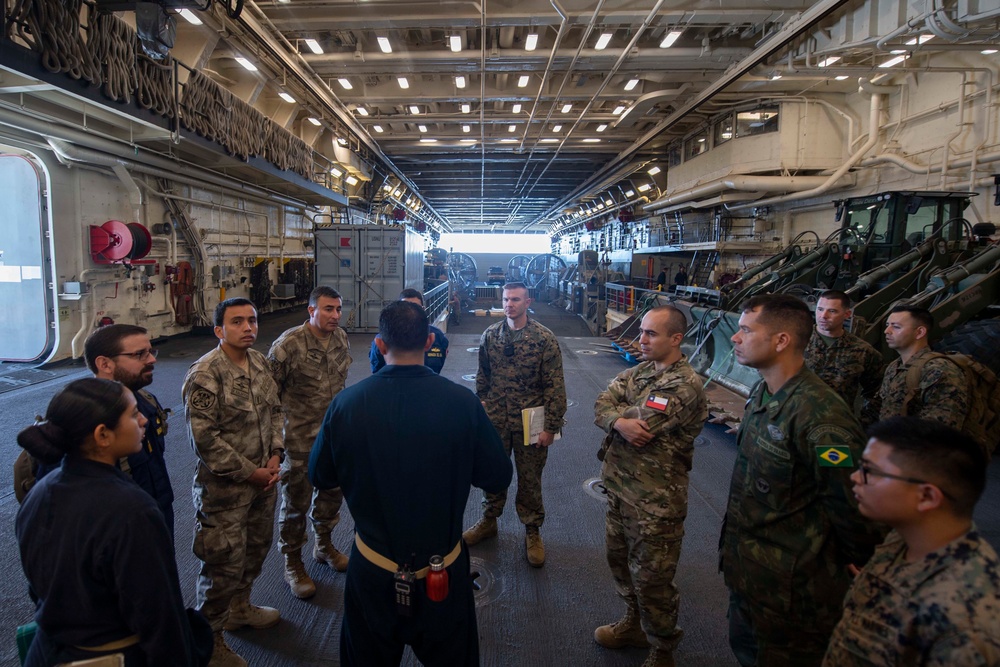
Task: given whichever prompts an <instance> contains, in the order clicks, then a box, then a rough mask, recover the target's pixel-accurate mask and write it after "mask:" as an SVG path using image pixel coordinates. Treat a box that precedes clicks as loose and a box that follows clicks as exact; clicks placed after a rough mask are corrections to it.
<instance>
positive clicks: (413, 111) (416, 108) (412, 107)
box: [410, 104, 420, 116]
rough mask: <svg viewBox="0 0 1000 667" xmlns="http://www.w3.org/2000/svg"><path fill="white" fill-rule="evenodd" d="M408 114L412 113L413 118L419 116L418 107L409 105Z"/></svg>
mask: <svg viewBox="0 0 1000 667" xmlns="http://www.w3.org/2000/svg"><path fill="white" fill-rule="evenodd" d="M410 113H412V114H413V115H414V116H416V115H419V114H420V107H418V106H417V105H416V104H411V105H410Z"/></svg>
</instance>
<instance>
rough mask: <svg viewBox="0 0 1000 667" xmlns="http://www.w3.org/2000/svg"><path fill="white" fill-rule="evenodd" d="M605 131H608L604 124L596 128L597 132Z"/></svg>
mask: <svg viewBox="0 0 1000 667" xmlns="http://www.w3.org/2000/svg"><path fill="white" fill-rule="evenodd" d="M606 129H608V126H607V124H606V123H601V124H600V125H598V126H597V131H598V132H603V131H604V130H606Z"/></svg>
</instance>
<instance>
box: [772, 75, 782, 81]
mask: <svg viewBox="0 0 1000 667" xmlns="http://www.w3.org/2000/svg"><path fill="white" fill-rule="evenodd" d="M780 78H781V75H780V74H772V75H771V81H777V80H778V79H780Z"/></svg>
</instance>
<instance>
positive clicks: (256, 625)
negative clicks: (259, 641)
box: [222, 593, 281, 630]
mask: <svg viewBox="0 0 1000 667" xmlns="http://www.w3.org/2000/svg"><path fill="white" fill-rule="evenodd" d="M280 620H281V613H280V612H279V611H278V610H277V609H274V608H273V607H258V606H257V605H255V604H250V594H249V593H248V594H247V595H246V596H244V597H238V598H233V601H232V602H230V603H229V618H228V619H226V622H225V623H224V624H223V625H222V628H223V629H224V630H239V629H240V628H242V627H245V626H250V627H251V628H253V629H254V630H263V629H265V628H273V627H274V626H276V625H277V624H278V621H280Z"/></svg>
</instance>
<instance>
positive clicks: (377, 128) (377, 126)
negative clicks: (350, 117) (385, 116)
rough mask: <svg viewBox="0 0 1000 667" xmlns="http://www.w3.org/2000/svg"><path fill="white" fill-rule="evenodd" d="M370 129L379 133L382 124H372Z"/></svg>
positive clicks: (380, 132)
mask: <svg viewBox="0 0 1000 667" xmlns="http://www.w3.org/2000/svg"><path fill="white" fill-rule="evenodd" d="M372 129H373V130H375V131H376V132H378V133H379V134H382V126H381V125H372Z"/></svg>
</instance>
